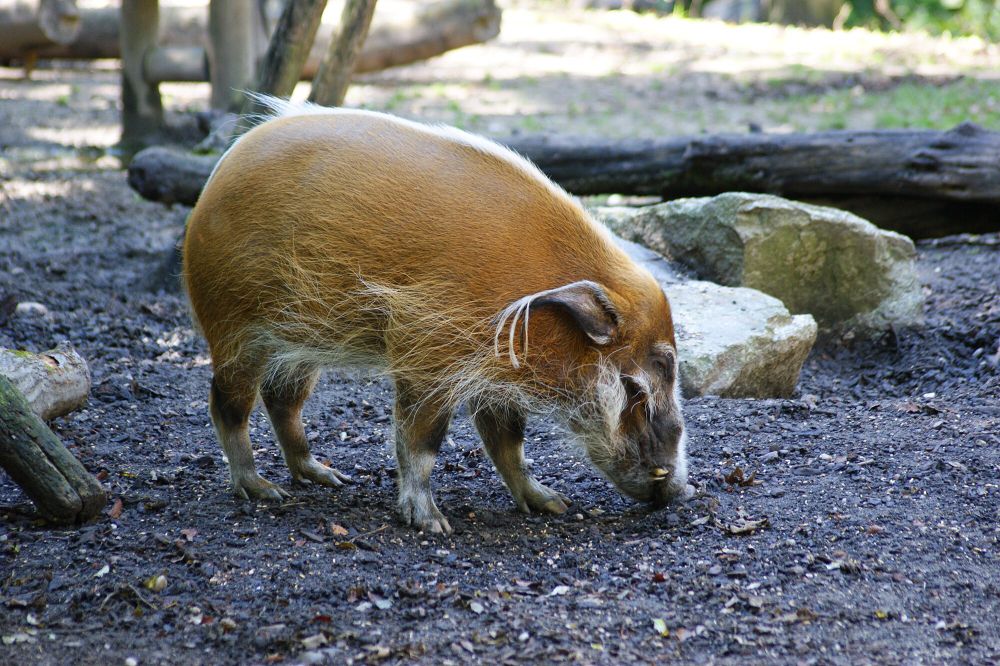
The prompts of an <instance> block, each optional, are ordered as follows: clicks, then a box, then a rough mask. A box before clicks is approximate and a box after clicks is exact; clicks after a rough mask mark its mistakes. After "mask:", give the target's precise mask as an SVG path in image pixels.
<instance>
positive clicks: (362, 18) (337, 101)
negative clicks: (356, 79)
mask: <svg viewBox="0 0 1000 666" xmlns="http://www.w3.org/2000/svg"><path fill="white" fill-rule="evenodd" d="M374 13H375V0H346V2H345V3H344V11H343V13H342V14H341V16H340V25H339V26H338V28H337V31H336V32H335V33H334V35H333V39H331V40H330V50H329V51H327V54H326V57H325V58H323V62H322V64H320V66H319V71H318V72H317V73H316V78H314V79H313V83H312V90H310V91H309V101H310V102H315V103H317V104H322V105H324V106H340V105H341V104H343V103H344V96H345V95H346V94H347V86H349V85H350V83H351V76H352V75H353V74H354V65H355V63H356V62H357V60H358V54H360V53H361V47H362V46H363V45H364V43H365V37H367V36H368V27H369V26H370V25H371V22H372V15H373V14H374Z"/></svg>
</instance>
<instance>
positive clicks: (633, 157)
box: [129, 123, 1000, 237]
mask: <svg viewBox="0 0 1000 666" xmlns="http://www.w3.org/2000/svg"><path fill="white" fill-rule="evenodd" d="M501 142H502V143H506V144H507V145H508V146H510V147H511V148H513V149H514V150H516V151H517V152H519V153H521V154H522V155H524V156H526V157H528V158H529V159H530V160H532V161H534V162H535V164H537V165H538V166H539V168H541V170H542V171H543V172H545V173H546V174H547V175H548V176H549V177H550V178H552V179H553V180H555V181H556V182H557V183H559V184H560V185H562V186H563V187H564V188H565V189H566V190H568V191H569V192H572V193H573V194H578V195H587V194H609V193H616V194H633V195H658V196H663V197H668V198H674V197H682V196H703V195H713V194H720V193H722V192H729V191H734V190H742V191H748V192H764V193H769V194H780V195H782V196H786V197H789V198H794V199H802V200H820V199H822V200H824V201H826V202H828V203H831V204H833V205H838V206H840V207H842V208H846V209H847V210H852V211H855V212H857V213H858V214H860V215H862V216H865V217H868V219H870V220H871V221H872V222H874V223H875V224H879V225H880V226H885V227H886V228H890V229H896V230H899V231H903V233H908V234H910V235H913V236H915V237H926V236H934V235H944V234H948V233H958V232H959V231H984V230H986V229H987V228H990V227H991V226H992V228H994V229H995V228H997V226H1000V219H998V217H1000V216H997V215H996V206H997V205H998V204H1000V160H998V159H997V155H1000V133H998V132H991V131H987V130H984V129H982V128H980V127H978V126H976V125H972V124H970V123H963V124H962V125H959V126H957V127H955V128H953V129H951V130H948V131H944V132H940V131H932V130H885V131H863V132H854V131H840V132H821V133H816V134H782V135H767V134H750V135H717V136H708V137H693V138H691V137H689V138H675V139H659V140H650V141H606V140H581V139H569V138H559V137H549V138H515V139H508V140H506V141H504V140H501ZM214 159H215V158H207V157H196V156H190V155H187V154H184V153H178V152H170V151H166V150H165V149H162V148H161V149H155V152H154V149H150V150H147V151H143V152H142V153H140V154H139V155H137V156H136V158H135V160H134V161H133V162H132V164H131V166H130V167H129V183H130V184H131V185H132V187H133V188H134V189H135V190H136V191H138V192H139V194H141V195H142V196H144V197H146V198H147V199H153V200H161V201H168V202H178V203H183V204H186V205H193V204H194V202H195V201H196V200H197V198H198V193H199V191H200V188H201V186H202V185H203V184H204V181H205V179H206V178H207V176H208V173H209V172H210V171H211V166H212V164H213V162H214ZM887 198H888V200H890V201H891V204H890V205H888V206H886V205H880V203H879V202H881V201H885V200H887ZM942 215H943V216H944V217H942ZM954 216H957V217H954Z"/></svg>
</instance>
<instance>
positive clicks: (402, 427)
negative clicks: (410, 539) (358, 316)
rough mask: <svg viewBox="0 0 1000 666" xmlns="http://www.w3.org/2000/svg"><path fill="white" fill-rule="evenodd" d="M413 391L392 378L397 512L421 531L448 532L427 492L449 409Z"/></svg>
mask: <svg viewBox="0 0 1000 666" xmlns="http://www.w3.org/2000/svg"><path fill="white" fill-rule="evenodd" d="M423 397H424V396H417V395H414V394H413V392H412V391H411V389H409V387H407V386H406V385H405V383H403V382H396V405H395V407H394V409H393V415H394V417H395V421H396V423H395V428H396V464H397V466H398V468H399V476H398V479H397V481H398V483H399V514H400V517H401V518H402V519H403V522H405V523H406V524H408V525H413V526H414V527H416V528H418V529H420V530H423V531H425V532H438V533H441V532H443V533H445V534H451V525H449V524H448V520H447V519H446V518H445V517H444V515H443V514H442V513H441V512H440V511H439V510H438V508H437V505H436V504H435V503H434V495H433V494H432V493H431V470H432V469H433V468H434V458H435V457H436V456H437V452H438V449H440V448H441V442H442V440H444V436H445V434H446V433H447V432H448V423H449V422H450V421H451V413H450V412H448V411H447V410H445V411H442V410H441V409H440V407H439V406H438V405H436V404H430V402H429V401H426V400H423V399H422V398H423Z"/></svg>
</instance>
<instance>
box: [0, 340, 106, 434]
mask: <svg viewBox="0 0 1000 666" xmlns="http://www.w3.org/2000/svg"><path fill="white" fill-rule="evenodd" d="M0 376H3V377H6V378H7V379H8V380H10V382H11V383H12V384H13V385H14V386H15V387H16V388H17V390H18V391H19V392H20V393H21V395H23V396H24V399H25V400H27V401H28V404H29V405H30V407H31V411H32V412H34V413H35V414H36V415H37V416H38V417H39V418H41V419H42V420H44V421H48V420H50V419H54V418H56V417H57V416H62V415H64V414H68V413H70V412H72V411H73V410H75V409H79V408H80V407H82V406H83V405H85V404H86V402H87V396H88V395H89V394H90V368H88V367H87V362H86V361H85V360H83V358H82V357H81V356H80V355H79V354H77V353H76V351H75V350H74V349H73V347H71V346H70V345H68V344H60V345H59V346H57V347H56V348H55V349H51V350H49V351H47V352H42V353H40V354H33V353H31V352H20V351H14V350H11V349H0Z"/></svg>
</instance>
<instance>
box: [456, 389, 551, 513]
mask: <svg viewBox="0 0 1000 666" xmlns="http://www.w3.org/2000/svg"><path fill="white" fill-rule="evenodd" d="M470 407H471V408H472V410H473V413H474V414H475V422H476V429H477V430H479V435H480V437H482V438H483V444H484V446H485V448H486V452H487V453H488V454H489V456H490V459H491V460H492V461H493V465H494V466H495V467H496V468H497V472H499V473H500V476H501V477H502V478H503V481H504V483H505V484H506V485H507V488H508V490H510V494H511V495H513V496H514V501H515V502H516V503H517V507H518V508H519V509H520V510H521V511H523V512H524V513H531V512H532V511H535V512H538V513H556V514H559V513H564V512H565V511H566V509H567V508H568V506H569V504H570V501H569V499H568V498H567V497H566V496H565V495H563V494H562V493H559V492H556V491H555V490H552V489H551V488H549V487H548V486H545V485H542V484H541V483H539V482H538V480H537V479H535V477H534V476H532V474H531V471H530V470H529V469H528V464H527V463H526V462H525V460H524V426H525V417H524V415H523V414H521V413H519V412H517V411H513V410H511V411H500V410H496V409H493V408H492V407H490V406H488V405H484V404H481V403H474V404H472V405H470Z"/></svg>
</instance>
